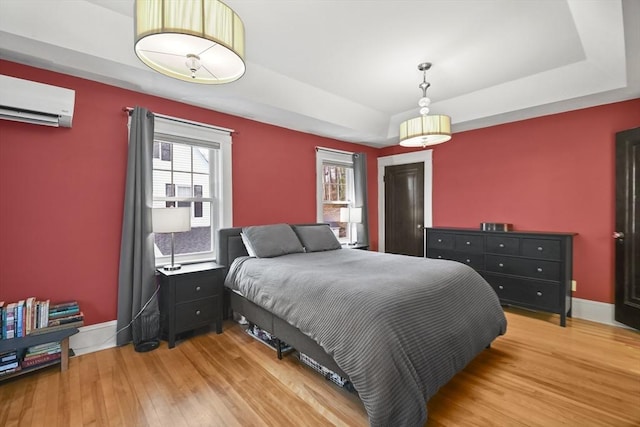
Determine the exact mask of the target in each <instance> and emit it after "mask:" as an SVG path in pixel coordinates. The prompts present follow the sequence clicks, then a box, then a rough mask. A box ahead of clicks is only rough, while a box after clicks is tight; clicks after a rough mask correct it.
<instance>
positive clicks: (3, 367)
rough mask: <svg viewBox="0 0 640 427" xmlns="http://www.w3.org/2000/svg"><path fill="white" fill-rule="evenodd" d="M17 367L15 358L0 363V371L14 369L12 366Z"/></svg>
mask: <svg viewBox="0 0 640 427" xmlns="http://www.w3.org/2000/svg"><path fill="white" fill-rule="evenodd" d="M17 367H18V361H17V360H15V361H13V362H9V363H6V364H2V365H0V372H4V371H6V370H9V369H14V368H17Z"/></svg>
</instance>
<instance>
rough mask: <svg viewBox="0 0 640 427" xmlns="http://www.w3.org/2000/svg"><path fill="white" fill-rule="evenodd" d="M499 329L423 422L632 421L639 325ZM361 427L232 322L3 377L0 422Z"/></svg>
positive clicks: (326, 390) (312, 378) (354, 413)
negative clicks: (155, 345)
mask: <svg viewBox="0 0 640 427" xmlns="http://www.w3.org/2000/svg"><path fill="white" fill-rule="evenodd" d="M507 318H508V322H509V326H508V331H507V334H506V335H505V336H503V337H500V338H498V339H497V340H496V341H495V342H494V344H493V345H492V347H491V348H490V349H488V350H485V351H484V352H483V353H482V354H480V355H479V356H478V357H477V358H476V359H475V360H474V361H472V362H471V364H469V366H467V367H466V368H465V370H464V371H462V372H461V373H459V374H458V375H457V376H456V377H455V378H454V379H453V380H452V381H451V382H450V383H449V384H447V385H446V386H445V387H443V388H442V389H441V390H440V391H439V392H438V394H437V395H436V396H435V397H434V398H432V399H431V401H430V402H429V404H428V410H429V422H428V424H427V425H428V426H445V425H446V426H474V425H479V426H545V427H547V426H639V425H640V334H638V333H637V332H635V331H630V330H625V329H620V328H614V327H608V326H603V325H600V324H596V323H591V322H587V321H581V320H569V321H568V325H567V327H566V328H561V327H560V326H558V324H557V321H558V317H557V316H551V315H541V314H533V313H529V312H524V311H517V310H515V309H508V312H507ZM14 425H21V426H55V425H58V426H82V425H84V426H89V425H91V426H172V427H174V426H262V425H269V426H325V425H343V426H345V425H346V426H365V425H367V418H366V413H365V411H364V409H363V407H362V405H361V404H360V402H359V400H358V399H357V398H356V397H355V396H354V395H351V394H349V393H347V392H346V391H343V390H342V389H339V388H338V387H337V386H335V385H333V384H332V383H330V382H329V381H326V380H325V379H324V378H322V377H320V376H319V375H317V374H315V373H314V372H313V371H311V370H310V369H308V368H306V367H304V366H302V365H300V364H299V362H297V361H296V360H295V359H294V358H293V357H291V356H290V357H288V358H286V359H285V360H283V361H278V360H277V359H276V358H275V353H274V352H273V351H272V350H270V349H268V348H267V347H266V346H264V345H262V344H260V343H258V342H256V341H255V340H253V339H252V338H250V337H248V336H247V335H246V334H244V333H243V332H242V330H241V328H240V327H239V326H238V325H236V324H233V323H227V324H225V332H224V333H223V334H222V335H216V334H215V333H208V334H201V335H198V336H195V337H192V338H190V339H188V340H185V341H182V342H180V343H179V344H178V345H177V346H176V348H174V349H172V350H169V349H168V348H167V346H166V343H164V342H163V343H162V346H161V347H160V349H158V350H156V351H153V352H150V353H136V352H134V351H133V348H132V347H131V346H130V345H129V346H125V347H122V348H113V349H108V350H103V351H100V352H96V353H91V354H87V355H83V356H80V357H75V358H72V359H71V361H70V364H69V370H68V371H66V372H65V373H60V372H59V371H58V370H57V369H55V368H52V369H46V370H42V371H40V372H37V373H33V374H30V375H27V376H23V377H20V378H17V379H15V380H11V381H7V382H5V383H0V426H14Z"/></svg>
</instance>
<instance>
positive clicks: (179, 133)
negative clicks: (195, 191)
mask: <svg viewBox="0 0 640 427" xmlns="http://www.w3.org/2000/svg"><path fill="white" fill-rule="evenodd" d="M127 125H128V127H129V129H130V128H131V116H129V120H128V123H127ZM232 133H233V130H232V129H226V128H220V127H215V126H211V125H208V124H206V123H199V122H194V121H190V120H184V119H179V118H174V117H170V116H164V115H158V114H155V120H154V134H166V135H171V136H176V137H178V138H186V139H189V140H192V141H193V142H194V143H193V145H200V146H203V147H207V148H213V149H216V148H217V149H218V150H219V153H218V156H217V157H218V162H217V163H218V164H217V165H215V166H217V167H218V170H219V173H220V175H219V176H218V177H215V176H214V177H213V183H215V184H217V183H218V182H217V181H218V179H221V180H222V183H221V185H220V188H219V191H220V200H221V201H222V202H223V203H220V204H219V206H215V203H212V206H211V209H212V212H215V213H214V214H213V215H217V218H218V222H217V224H218V227H219V228H228V227H231V226H232V225H233V183H232V179H233V171H232V157H231V153H232V150H231V145H232V143H233V141H232V138H231V134H232ZM214 170H215V169H214ZM211 191H213V188H212V189H211ZM185 201H188V200H187V199H185ZM216 208H217V211H214V210H215V209H216ZM211 226H212V228H213V224H212V225H211ZM212 232H213V239H215V229H214V230H213V231H212ZM212 242H213V248H212V250H213V251H212V252H208V253H206V256H195V257H194V256H188V255H176V256H175V260H176V262H181V263H189V262H201V261H215V258H216V254H215V252H216V246H217V243H216V242H215V240H212ZM169 262H171V256H162V257H156V266H162V265H164V264H167V263H169Z"/></svg>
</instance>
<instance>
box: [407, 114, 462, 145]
mask: <svg viewBox="0 0 640 427" xmlns="http://www.w3.org/2000/svg"><path fill="white" fill-rule="evenodd" d="M450 139H451V118H450V117H449V116H444V115H434V116H420V117H416V118H414V119H410V120H407V121H404V122H402V123H401V124H400V145H401V146H403V147H426V146H427V145H436V144H440V143H442V142H447V141H448V140H450Z"/></svg>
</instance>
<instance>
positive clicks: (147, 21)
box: [134, 0, 245, 84]
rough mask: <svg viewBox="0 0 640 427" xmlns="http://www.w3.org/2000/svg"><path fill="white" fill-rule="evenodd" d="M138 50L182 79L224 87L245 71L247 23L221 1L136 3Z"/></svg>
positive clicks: (147, 61) (153, 64)
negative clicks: (245, 32)
mask: <svg viewBox="0 0 640 427" xmlns="http://www.w3.org/2000/svg"><path fill="white" fill-rule="evenodd" d="M134 22H135V51H136V55H138V58H140V60H141V61H142V62H144V63H145V64H146V65H148V66H149V67H151V68H152V69H154V70H156V71H158V72H159V73H162V74H164V75H167V76H169V77H173V78H176V79H179V80H184V81H188V82H194V83H204V84H222V83H230V82H233V81H235V80H238V79H239V78H240V77H242V75H243V74H244V72H245V63H244V24H243V23H242V20H241V19H240V17H239V16H238V15H237V14H236V13H235V12H234V11H233V10H232V9H231V8H230V7H229V6H227V5H226V4H224V3H222V2H221V1H218V0H136V6H135V18H134Z"/></svg>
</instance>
